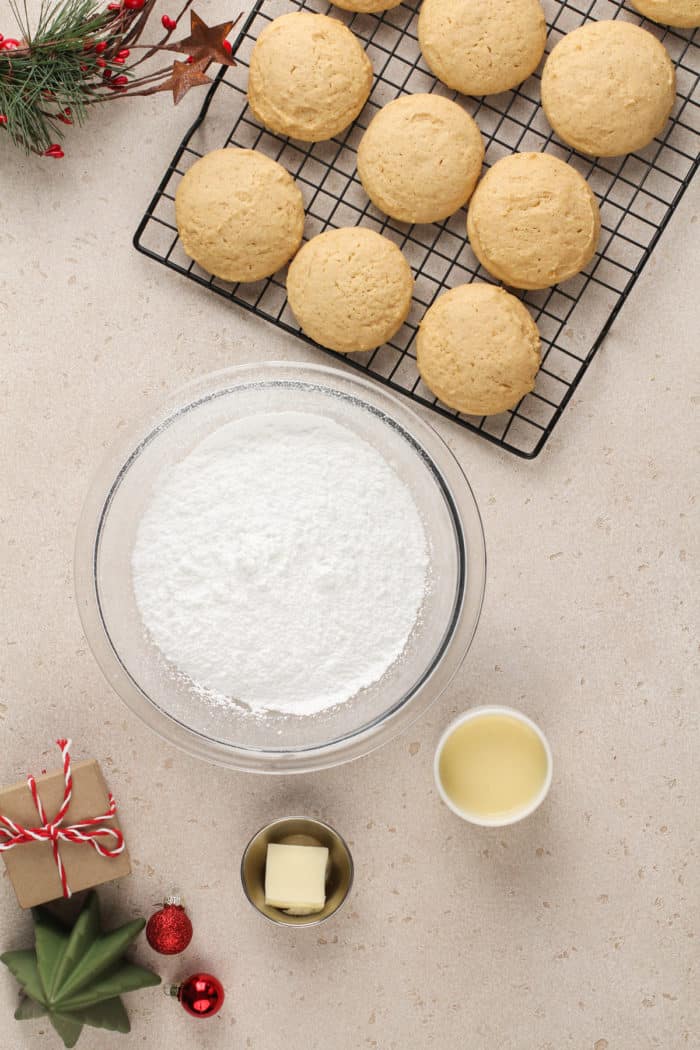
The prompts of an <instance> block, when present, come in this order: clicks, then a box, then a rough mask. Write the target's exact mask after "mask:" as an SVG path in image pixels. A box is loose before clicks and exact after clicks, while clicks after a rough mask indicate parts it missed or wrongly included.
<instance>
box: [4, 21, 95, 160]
mask: <svg viewBox="0 0 700 1050" xmlns="http://www.w3.org/2000/svg"><path fill="white" fill-rule="evenodd" d="M10 6H11V10H12V12H13V14H14V16H15V19H16V21H17V25H18V28H19V32H20V33H21V37H22V39H21V41H20V45H21V46H20V47H19V48H17V49H16V50H9V51H2V52H0V113H2V114H3V115H4V116H5V117H6V118H7V122H6V123H5V125H4V126H5V129H6V130H7V131H8V132H9V134H10V137H11V138H12V140H13V141H14V142H15V144H16V145H19V146H23V147H24V148H25V149H27V150H32V151H34V152H36V153H43V152H44V151H45V150H47V149H49V148H50V147H51V145H52V144H54V142H55V140H56V139H58V140H60V139H61V138H62V137H63V132H64V129H65V126H66V122H68V121H70V122H71V123H72V122H73V121H75V122H76V123H79V124H81V123H82V122H83V121H84V120H85V117H86V113H87V110H86V103H87V101H88V100H89V99H90V98H92V97H93V96H94V94H95V90H96V88H95V85H94V84H93V83H92V81H93V79H96V78H97V73H98V66H97V65H96V55H95V54H94V53H92V54H91V53H90V52H86V51H85V46H86V41H93V40H94V41H95V42H97V41H98V40H99V39H101V38H102V37H104V35H105V34H106V32H107V30H108V29H109V27H110V25H111V24H113V23H114V15H113V13H112V12H110V11H106V10H104V9H101V8H100V5H99V4H98V3H96V0H67V2H66V3H65V4H64V5H63V6H62V7H55V8H50V7H49V5H48V4H47V3H43V4H42V7H41V11H40V14H39V20H38V23H37V27H36V29H35V30H34V32H33V33H32V31H31V28H30V25H29V19H28V14H27V9H26V4H25V5H24V7H23V9H22V10H20V9H19V7H18V5H17V4H16V3H15V2H14V0H13V3H12V4H11V5H10ZM66 110H67V111H68V112H66Z"/></svg>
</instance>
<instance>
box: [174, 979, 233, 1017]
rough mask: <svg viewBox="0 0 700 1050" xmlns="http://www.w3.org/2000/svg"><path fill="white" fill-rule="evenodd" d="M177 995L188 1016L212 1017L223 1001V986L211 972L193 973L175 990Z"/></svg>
mask: <svg viewBox="0 0 700 1050" xmlns="http://www.w3.org/2000/svg"><path fill="white" fill-rule="evenodd" d="M177 997H178V999H179V1001H180V1003H181V1004H182V1007H183V1009H184V1010H186V1011H187V1013H188V1014H189V1015H190V1017H213V1016H214V1014H217V1013H218V1012H219V1010H220V1009H221V1007H222V1006H223V1003H224V986H223V985H222V983H221V981H219V980H218V978H216V977H214V975H213V974H211V973H193V974H192V976H191V977H188V978H187V980H186V981H183V982H182V984H181V985H180V987H179V988H178V990H177Z"/></svg>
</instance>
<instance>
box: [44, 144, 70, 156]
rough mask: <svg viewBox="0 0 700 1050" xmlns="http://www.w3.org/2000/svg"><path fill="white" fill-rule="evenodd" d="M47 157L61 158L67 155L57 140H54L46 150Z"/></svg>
mask: <svg viewBox="0 0 700 1050" xmlns="http://www.w3.org/2000/svg"><path fill="white" fill-rule="evenodd" d="M44 156H45V157H53V159H54V160H60V159H61V157H65V153H64V152H63V150H62V149H61V147H60V146H59V144H58V143H57V142H52V143H51V145H50V146H49V148H48V149H45V150H44Z"/></svg>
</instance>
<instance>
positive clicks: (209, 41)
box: [168, 11, 238, 69]
mask: <svg viewBox="0 0 700 1050" xmlns="http://www.w3.org/2000/svg"><path fill="white" fill-rule="evenodd" d="M237 21H238V19H236V20H235V21H231V22H221V24H220V25H218V26H208V25H207V24H206V23H205V22H203V21H202V19H201V18H200V17H199V15H197V14H195V12H194V11H191V12H190V35H189V36H187V37H185V39H184V40H176V41H175V42H174V43H172V44H169V45H168V50H170V51H181V52H183V53H184V54H186V55H192V57H193V58H194V60H195V62H199V61H200V60H205V59H206V63H205V66H204V68H205V69H206V67H207V66H208V65H209V64H210V63H211V62H220V63H221V65H223V66H234V65H235V64H236V63H235V62H234V60H233V58H232V57H231V53H230V51H228V50H227V49H226V48H225V47H224V41H225V40H226V37H227V36H228V35H229V33H230V32H231V30H232V29H233V27H234V25H235V24H236V22H237Z"/></svg>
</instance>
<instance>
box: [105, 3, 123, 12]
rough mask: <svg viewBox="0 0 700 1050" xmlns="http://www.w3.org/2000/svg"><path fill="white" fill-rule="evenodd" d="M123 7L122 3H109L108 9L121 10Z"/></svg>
mask: <svg viewBox="0 0 700 1050" xmlns="http://www.w3.org/2000/svg"><path fill="white" fill-rule="evenodd" d="M121 9H122V5H121V4H107V10H108V11H121Z"/></svg>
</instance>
